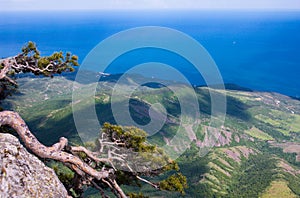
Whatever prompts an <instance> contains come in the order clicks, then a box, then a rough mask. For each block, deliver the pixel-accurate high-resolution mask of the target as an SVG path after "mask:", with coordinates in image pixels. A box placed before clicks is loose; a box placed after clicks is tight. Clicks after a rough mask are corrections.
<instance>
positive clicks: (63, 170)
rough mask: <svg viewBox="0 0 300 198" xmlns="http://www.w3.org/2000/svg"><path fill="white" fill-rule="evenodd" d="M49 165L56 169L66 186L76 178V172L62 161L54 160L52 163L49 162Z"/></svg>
mask: <svg viewBox="0 0 300 198" xmlns="http://www.w3.org/2000/svg"><path fill="white" fill-rule="evenodd" d="M48 166H49V167H50V168H52V169H53V170H54V171H55V173H56V175H57V176H58V178H59V180H60V181H61V182H62V183H63V184H64V185H65V186H70V185H72V180H73V179H74V176H75V173H74V172H73V171H72V170H71V169H69V168H68V167H66V166H65V165H64V164H62V163H61V162H54V161H52V162H51V163H50V164H48Z"/></svg>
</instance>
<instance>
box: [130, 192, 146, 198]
mask: <svg viewBox="0 0 300 198" xmlns="http://www.w3.org/2000/svg"><path fill="white" fill-rule="evenodd" d="M128 196H129V197H130V198H148V197H147V196H144V195H143V193H141V192H139V193H128Z"/></svg>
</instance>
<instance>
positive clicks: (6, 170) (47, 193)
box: [0, 133, 68, 198]
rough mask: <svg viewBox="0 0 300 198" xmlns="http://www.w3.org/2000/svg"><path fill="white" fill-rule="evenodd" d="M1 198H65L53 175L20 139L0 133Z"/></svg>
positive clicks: (64, 193) (62, 187)
mask: <svg viewBox="0 0 300 198" xmlns="http://www.w3.org/2000/svg"><path fill="white" fill-rule="evenodd" d="M0 197H3V198H5V197H18V198H19V197H49V198H50V197H55V198H56V197H68V193H67V190H66V189H65V187H64V186H63V184H62V183H61V182H60V181H59V179H58V177H57V176H56V174H55V172H54V171H53V170H52V169H51V168H49V167H47V166H45V164H44V163H43V162H41V160H39V159H38V158H37V157H36V156H34V155H32V154H30V153H29V152H28V151H27V150H26V149H25V148H24V147H23V146H22V144H20V142H19V140H18V139H17V138H16V137H15V136H13V135H10V134H5V133H0Z"/></svg>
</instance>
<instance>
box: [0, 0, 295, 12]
mask: <svg viewBox="0 0 300 198" xmlns="http://www.w3.org/2000/svg"><path fill="white" fill-rule="evenodd" d="M75 9H76V10H90V9H97V10H110V9H125V10H127V9H150V10H151V9H222V10H226V9H238V10H244V9H260V10H287V9H296V10H300V0H0V11H4V10H7V11H10V10H75Z"/></svg>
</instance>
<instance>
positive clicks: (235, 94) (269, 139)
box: [3, 76, 300, 197]
mask: <svg viewBox="0 0 300 198" xmlns="http://www.w3.org/2000/svg"><path fill="white" fill-rule="evenodd" d="M114 77H115V78H117V76H111V77H109V78H108V79H107V80H103V81H100V82H99V83H98V86H97V91H96V94H95V103H96V107H95V108H96V111H97V115H98V119H99V122H100V123H101V124H102V123H104V122H110V123H115V120H114V117H113V113H112V110H111V104H110V102H111V101H110V96H111V93H112V89H113V87H114V85H115V82H116V80H115V79H114ZM139 78H141V77H139ZM136 79H137V78H128V81H127V82H126V83H124V85H122V86H123V88H124V89H126V87H128V86H131V85H133V84H134V83H135V81H137V80H136ZM19 84H20V87H19V89H18V93H17V94H15V95H14V96H12V97H11V98H8V99H7V100H6V101H4V102H3V105H4V106H6V107H7V108H11V109H14V110H16V111H18V112H20V114H21V116H22V117H23V118H24V119H25V121H26V122H27V123H28V125H29V127H30V128H31V129H32V131H33V132H35V134H36V136H37V137H38V139H40V140H41V141H42V142H43V143H44V144H47V145H50V144H53V143H54V142H56V141H57V140H58V139H59V137H61V136H65V137H67V138H69V139H70V141H71V143H73V144H81V141H80V138H79V136H78V134H77V131H76V127H75V124H74V120H73V115H72V87H73V81H70V80H67V79H65V78H63V77H55V78H53V79H51V80H49V79H44V78H34V79H31V78H22V79H19ZM76 86H81V85H80V84H78V83H77V84H76ZM175 86H181V85H180V84H177V85H175ZM231 88H232V86H231ZM194 89H195V92H196V94H197V98H198V102H199V104H200V105H199V106H200V109H199V110H200V113H201V115H200V117H199V118H200V119H201V126H200V127H199V128H198V130H197V131H196V133H195V134H194V136H189V138H191V140H190V142H191V144H190V145H189V149H187V150H186V151H185V152H184V153H183V154H182V155H181V156H180V157H179V158H178V159H177V161H178V163H179V165H180V169H181V171H182V172H183V173H184V175H185V176H187V178H188V184H189V188H188V189H187V190H186V195H185V196H186V197H276V196H275V194H276V195H278V196H277V197H299V196H300V149H299V148H300V101H299V100H295V99H292V98H290V97H287V96H284V95H280V94H277V93H268V92H252V91H249V90H247V91H243V90H227V91H226V96H227V112H226V113H227V115H226V120H225V123H224V126H223V127H222V128H221V129H215V128H213V127H211V126H209V118H210V112H211V101H210V94H209V91H213V92H215V93H217V94H224V91H221V90H218V89H214V90H209V88H207V87H195V88H194ZM83 94H84V92H83ZM129 101H130V105H129V109H130V113H131V116H132V119H133V120H134V121H136V122H137V123H139V124H147V123H148V122H149V121H150V118H149V108H150V106H151V104H155V103H160V104H162V105H163V106H164V107H165V108H166V112H167V118H166V123H165V124H164V125H163V127H162V129H161V130H160V131H159V133H156V134H155V135H152V136H150V137H149V140H148V141H149V142H151V143H152V144H157V145H159V146H163V145H165V144H168V141H170V139H172V137H174V135H175V133H176V131H177V129H178V127H179V116H180V114H181V111H180V104H179V101H178V98H177V97H176V95H175V94H174V93H173V92H172V90H170V89H169V88H168V87H165V86H156V85H154V84H149V85H146V86H141V87H139V88H138V89H136V90H135V92H134V93H133V95H132V97H131V98H130V100H129ZM90 105H91V104H89V103H87V102H85V101H80V102H79V103H78V106H79V108H78V111H82V112H84V111H83V110H84V109H85V108H86V107H89V106H90ZM209 130H212V131H216V132H219V133H220V137H219V138H218V141H217V142H216V144H215V146H214V147H213V148H212V149H211V150H210V151H209V152H208V153H207V154H206V155H205V156H202V155H201V153H202V152H203V151H204V150H205V146H204V145H206V143H207V139H206V138H205V136H206V135H205V134H207V132H208V131H209ZM125 189H127V190H131V191H137V192H139V191H142V192H143V193H144V194H145V195H148V196H150V197H166V196H168V197H178V196H182V195H179V194H176V193H170V192H164V191H159V192H157V191H155V190H154V189H151V187H149V186H142V187H141V188H134V187H125ZM279 195H280V196H279ZM90 196H91V197H96V195H90Z"/></svg>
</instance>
